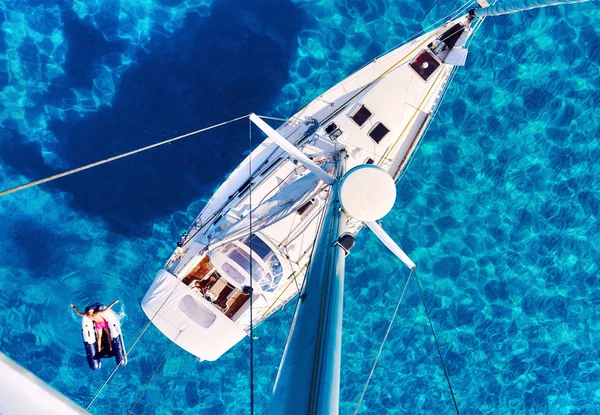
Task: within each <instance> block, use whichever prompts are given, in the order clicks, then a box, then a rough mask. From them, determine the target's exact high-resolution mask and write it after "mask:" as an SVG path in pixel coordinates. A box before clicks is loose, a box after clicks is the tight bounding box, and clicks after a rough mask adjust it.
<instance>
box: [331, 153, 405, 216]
mask: <svg viewBox="0 0 600 415" xmlns="http://www.w3.org/2000/svg"><path fill="white" fill-rule="evenodd" d="M340 201H341V203H342V207H343V208H344V210H345V211H346V213H347V214H348V215H350V216H352V217H353V218H355V219H358V220H362V221H364V222H367V221H373V220H378V219H381V218H383V217H384V216H385V215H387V214H388V212H389V211H390V210H392V207H393V206H394V202H395V201H396V184H395V183H394V179H392V177H391V176H390V175H389V173H388V172H387V171H385V170H383V169H382V168H381V167H377V166H374V165H372V164H363V165H361V166H357V167H355V168H353V169H352V170H350V171H349V172H348V173H346V175H345V176H344V178H343V179H342V184H341V185H340Z"/></svg>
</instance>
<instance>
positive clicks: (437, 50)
mask: <svg viewBox="0 0 600 415" xmlns="http://www.w3.org/2000/svg"><path fill="white" fill-rule="evenodd" d="M472 33H473V16H472V15H470V14H468V13H465V14H463V15H461V16H460V17H458V18H456V19H453V20H451V21H448V22H447V23H445V24H443V25H441V26H440V27H437V28H436V29H434V30H432V31H430V32H428V33H425V34H423V35H422V36H420V37H418V38H416V39H414V40H412V41H410V42H408V43H407V44H405V45H403V46H401V47H398V48H397V49H395V50H393V51H391V52H389V53H388V54H386V55H384V56H382V57H380V58H378V59H376V60H374V61H373V62H371V63H370V64H368V65H367V66H365V67H364V68H362V69H361V70H359V71H358V72H356V73H354V74H353V75H351V76H349V77H348V78H346V79H345V80H343V81H342V82H340V83H339V84H338V85H336V86H334V87H333V88H331V89H329V90H328V91H327V92H325V93H324V94H322V95H321V96H319V97H318V98H317V99H315V100H314V101H313V102H311V103H310V104H308V105H307V106H305V107H304V108H302V109H301V110H300V111H298V112H297V113H296V114H294V116H292V117H291V118H290V119H289V120H287V121H286V122H285V123H283V124H282V125H281V126H280V127H279V128H277V130H274V129H272V128H270V127H269V126H268V125H267V124H266V123H265V122H264V121H263V120H262V119H260V118H259V117H257V116H254V115H253V116H251V117H250V118H251V120H252V121H253V122H254V123H255V124H256V125H257V126H258V127H259V128H260V129H261V130H262V131H263V132H264V133H265V134H266V135H267V138H266V139H265V140H264V141H263V142H262V143H261V144H260V145H259V146H258V147H257V148H256V149H255V150H254V151H253V152H252V153H251V154H250V155H249V156H248V157H247V158H246V159H245V160H244V161H243V162H242V163H241V164H240V165H239V166H238V167H237V168H236V169H235V170H234V172H233V173H232V174H231V176H230V177H229V178H228V179H227V180H226V181H225V182H224V183H223V184H222V185H221V187H220V188H219V189H218V190H217V192H216V193H215V195H214V196H213V197H212V198H211V199H210V201H209V202H208V203H207V205H206V207H205V208H204V209H203V210H202V212H201V213H200V215H199V216H198V218H197V219H196V220H195V221H194V223H193V224H192V226H191V228H190V230H189V231H188V233H187V234H186V235H185V236H184V238H183V239H182V241H181V242H180V244H179V245H180V246H179V247H178V248H177V249H176V250H175V252H174V253H173V255H172V256H171V258H170V259H169V261H168V262H167V264H166V266H165V268H164V269H162V270H160V272H159V273H158V275H157V277H156V279H155V281H154V283H153V284H152V286H151V287H150V289H149V290H148V292H147V294H146V296H145V297H144V299H143V301H142V308H143V309H144V311H145V312H146V314H147V315H148V317H149V318H150V319H151V320H152V322H153V323H154V325H155V326H156V327H157V328H158V329H159V330H161V331H162V332H163V333H164V334H165V335H166V336H167V337H168V338H169V339H171V340H172V341H174V342H175V343H177V344H178V345H179V346H180V347H182V348H183V349H185V350H187V351H188V352H189V353H191V354H193V355H195V356H197V357H199V358H200V359H202V360H216V359H218V358H219V357H220V356H222V355H223V354H224V353H225V352H226V351H227V350H229V349H230V348H231V347H233V346H234V345H235V344H236V343H238V342H239V341H240V340H242V339H243V338H244V337H246V335H247V332H248V329H249V325H250V301H249V300H250V288H249V287H250V286H251V285H252V294H251V295H252V324H253V325H256V324H259V323H260V322H262V321H263V320H264V319H265V318H267V317H268V316H270V315H271V314H273V313H274V312H275V311H277V310H278V309H280V308H281V307H282V306H284V305H285V304H286V303H288V302H289V301H290V300H291V299H292V298H294V297H295V296H296V295H297V294H298V292H299V290H300V287H301V286H302V285H303V283H304V279H305V275H306V269H307V266H308V264H309V261H310V257H311V252H312V250H313V247H314V244H315V240H316V237H317V234H318V231H319V225H320V223H321V222H322V216H323V212H324V208H325V206H326V203H327V201H328V199H329V198H330V197H331V184H332V183H333V179H332V176H331V175H332V174H334V171H335V169H336V165H338V164H339V163H340V162H343V164H344V166H345V167H344V168H345V170H346V171H349V170H351V169H353V168H355V167H357V166H362V165H371V166H377V167H378V169H379V170H380V171H381V172H384V173H385V175H387V176H388V177H392V178H393V179H397V178H398V177H400V175H401V174H402V172H403V171H404V170H405V169H406V167H407V165H408V163H409V161H410V159H411V156H412V155H413V152H414V150H415V149H416V147H417V146H418V144H419V141H420V140H421V137H422V135H423V132H424V131H425V130H426V128H427V125H428V123H429V122H430V120H431V117H432V114H433V113H434V112H435V109H436V107H437V106H438V104H439V102H440V97H441V96H442V93H443V92H444V90H445V88H446V87H447V84H448V80H449V79H450V76H451V74H452V71H453V69H454V68H455V67H456V66H460V65H463V64H464V63H465V59H466V56H467V49H466V47H465V45H466V43H467V41H468V40H469V38H470V36H471V35H472ZM342 151H343V152H344V154H345V155H344V156H343V157H342V155H341V154H342ZM342 158H343V160H342ZM319 172H321V173H319ZM384 179H385V178H384ZM392 184H393V182H392ZM373 185H374V186H378V185H379V183H373ZM392 192H393V193H392ZM390 198H392V199H393V198H395V187H394V186H393V185H392V186H391V189H390ZM374 219H378V218H373V220H374ZM347 222H348V223H347V226H346V232H345V236H344V238H345V240H346V241H351V240H352V239H353V238H354V236H355V235H356V234H357V233H358V232H359V231H360V230H361V229H362V228H363V227H364V223H363V221H361V220H356V219H353V218H350V217H349V218H348V220H347ZM371 226H372V227H373V226H376V225H375V224H374V223H371ZM405 262H406V263H407V264H408V265H410V266H411V267H414V264H412V262H410V260H409V259H408V257H406V258H405ZM251 271H252V281H251V280H250V278H251V277H250V274H251Z"/></svg>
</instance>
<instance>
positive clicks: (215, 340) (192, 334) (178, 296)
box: [142, 270, 246, 361]
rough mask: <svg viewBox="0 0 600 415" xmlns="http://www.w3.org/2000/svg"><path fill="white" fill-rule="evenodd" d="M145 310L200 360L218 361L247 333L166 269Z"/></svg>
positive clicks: (151, 290) (149, 294)
mask: <svg viewBox="0 0 600 415" xmlns="http://www.w3.org/2000/svg"><path fill="white" fill-rule="evenodd" d="M142 309H143V310H144V313H146V315H147V316H148V318H149V319H150V321H151V322H152V324H154V325H155V326H156V328H158V329H159V330H160V331H161V332H162V333H163V334H164V335H165V336H167V337H168V338H169V339H170V340H171V341H173V342H174V343H176V344H177V345H178V346H179V347H181V348H183V349H184V350H186V351H187V352H188V353H191V354H193V355H194V356H196V357H198V358H199V359H200V360H209V361H214V360H217V359H218V358H219V357H221V356H222V355H223V354H224V353H225V352H227V351H228V350H229V349H231V348H232V347H233V346H235V345H236V344H237V343H238V342H239V341H240V340H242V339H243V338H244V337H245V336H246V332H245V331H244V330H243V329H242V328H241V327H240V326H238V325H237V324H236V323H235V322H233V321H232V320H231V319H229V318H228V317H227V316H226V315H225V314H224V313H223V312H222V311H221V310H219V309H218V308H217V307H215V306H214V305H213V304H211V303H210V302H209V301H207V300H205V299H204V298H203V297H202V296H200V295H198V294H197V293H196V292H194V291H193V290H192V289H190V287H188V286H187V285H185V284H183V283H182V282H181V280H180V279H179V278H177V277H176V276H174V275H173V274H171V273H169V272H167V271H165V270H161V271H159V273H158V275H157V276H156V278H155V279H154V282H153V283H152V285H151V286H150V288H149V289H148V292H146V295H145V296H144V299H143V300H142Z"/></svg>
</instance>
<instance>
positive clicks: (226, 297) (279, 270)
mask: <svg viewBox="0 0 600 415" xmlns="http://www.w3.org/2000/svg"><path fill="white" fill-rule="evenodd" d="M283 274H284V267H283V265H282V264H281V262H280V260H279V258H278V257H277V254H276V253H275V251H274V250H273V249H272V248H271V247H270V246H269V245H268V244H267V243H266V242H265V241H264V240H262V239H261V238H260V237H259V236H258V235H252V237H250V236H248V237H246V238H244V239H241V240H237V241H231V242H227V243H226V244H224V245H222V246H219V247H216V248H214V249H212V250H211V251H209V252H208V254H207V255H204V256H202V257H201V259H200V261H199V262H198V263H197V264H196V265H195V266H194V267H193V268H192V269H191V270H190V271H189V273H187V275H186V276H185V278H183V280H182V282H183V283H184V284H185V285H187V286H189V287H190V288H191V289H192V291H195V292H196V293H197V294H199V295H200V296H201V297H202V298H204V299H205V300H206V301H208V302H209V303H211V304H212V305H213V306H216V307H217V308H218V309H219V310H221V311H222V312H224V313H225V315H226V316H227V317H229V318H231V319H232V320H234V321H237V319H238V318H239V316H241V315H242V314H243V313H244V311H245V310H246V309H247V308H248V300H249V297H250V295H252V298H253V301H254V302H255V304H259V303H264V302H266V301H267V297H265V295H266V296H268V294H269V293H272V292H274V291H276V290H277V287H278V284H279V283H280V281H281V279H282V276H283ZM250 275H252V283H250ZM250 286H252V289H250Z"/></svg>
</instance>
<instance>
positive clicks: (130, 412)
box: [127, 331, 181, 415]
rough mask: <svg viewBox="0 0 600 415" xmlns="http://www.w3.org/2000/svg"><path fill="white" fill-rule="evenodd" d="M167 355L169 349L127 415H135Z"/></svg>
mask: <svg viewBox="0 0 600 415" xmlns="http://www.w3.org/2000/svg"><path fill="white" fill-rule="evenodd" d="M179 334H181V331H180V332H179ZM179 334H178V335H177V337H179ZM167 353H169V349H167V350H166V351H165V354H164V355H163V358H162V360H161V361H160V363H159V364H158V366H156V369H154V373H152V376H151V377H150V380H148V382H146V385H145V386H144V388H143V389H142V391H141V392H140V394H139V395H138V398H137V399H136V401H135V403H134V404H133V406H132V407H131V409H130V410H129V412H127V415H131V414H132V413H133V410H134V409H135V407H136V406H137V404H138V402H139V401H140V399H142V396H144V393H145V392H146V389H147V388H148V386H150V383H151V382H152V380H153V379H154V376H156V374H157V373H158V370H159V369H160V367H161V366H162V364H163V363H164V362H165V359H166V358H167Z"/></svg>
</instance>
